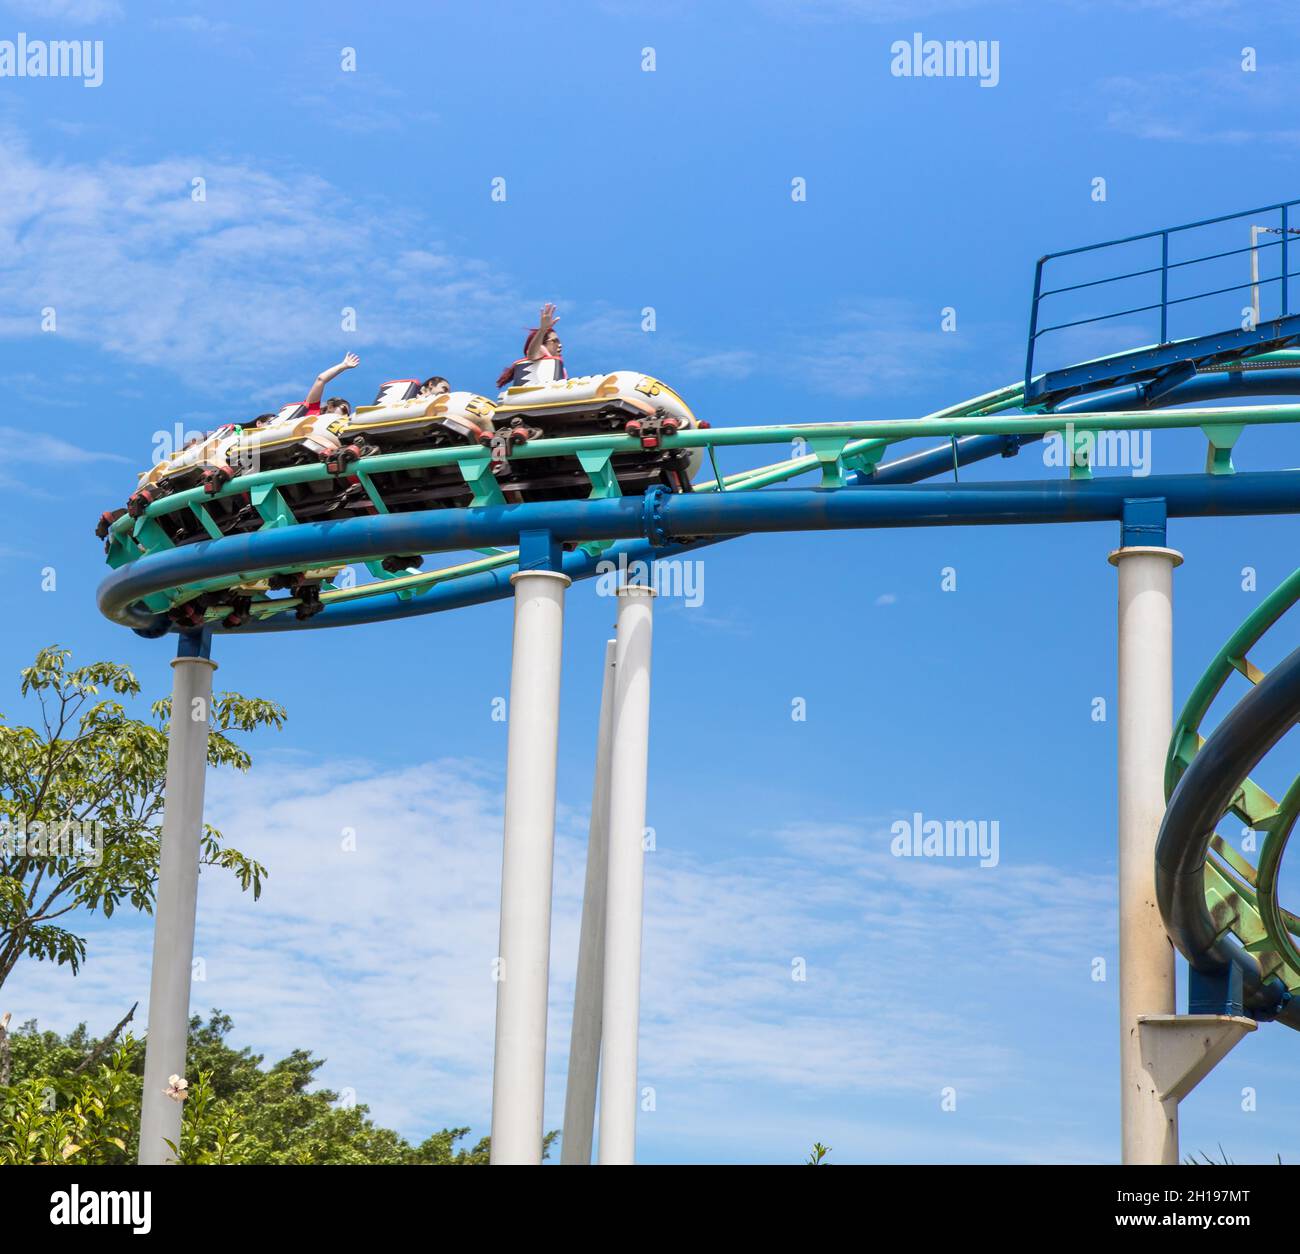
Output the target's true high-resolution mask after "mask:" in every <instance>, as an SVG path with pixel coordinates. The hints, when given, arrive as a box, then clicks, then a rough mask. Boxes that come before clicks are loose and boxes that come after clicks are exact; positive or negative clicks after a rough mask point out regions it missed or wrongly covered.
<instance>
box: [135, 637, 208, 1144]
mask: <svg viewBox="0 0 1300 1254" xmlns="http://www.w3.org/2000/svg"><path fill="white" fill-rule="evenodd" d="M216 669H217V665H216V663H215V662H213V661H212V660H211V659H209V658H206V657H190V656H182V657H178V658H176V659H175V660H174V661H173V662H172V716H171V726H170V728H169V730H168V734H167V784H166V788H167V791H166V793H165V794H164V797H163V826H162V838H161V850H160V852H159V859H158V894H157V900H156V902H155V905H154V925H153V969H152V974H151V976H150V980H149V1032H148V1036H147V1037H146V1038H145V1054H144V1098H143V1101H142V1103H141V1111H140V1153H139V1161H140V1163H142V1164H144V1165H150V1166H152V1165H157V1164H159V1163H172V1162H175V1161H176V1158H175V1155H174V1154H173V1153H172V1151H171V1149H170V1148H169V1147H168V1145H167V1144H166V1142H167V1141H171V1142H172V1144H174V1145H177V1146H179V1145H180V1143H181V1103H180V1102H178V1101H175V1100H173V1099H172V1098H170V1097H168V1096H167V1095H166V1092H165V1090H166V1089H167V1084H168V1080H169V1078H170V1077H171V1076H173V1075H179V1076H184V1075H185V1050H186V1045H187V1043H188V1039H189V1026H190V975H191V971H192V968H193V964H194V916H195V908H196V904H197V902H198V895H199V844H200V841H201V839H202V836H203V787H204V782H205V778H206V774H207V762H208V725H209V716H210V714H211V708H212V672H213V671H215V670H216Z"/></svg>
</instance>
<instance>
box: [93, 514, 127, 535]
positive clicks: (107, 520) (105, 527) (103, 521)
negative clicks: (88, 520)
mask: <svg viewBox="0 0 1300 1254" xmlns="http://www.w3.org/2000/svg"><path fill="white" fill-rule="evenodd" d="M125 513H126V510H125V509H106V510H105V511H104V512H103V513H102V514H100V516H99V521H98V522H97V523H96V524H95V534H96V535H97V536H98V537H99V538H100V539H101V540H107V539H108V533H109V531H110V530H111V529H112V526H113V524H114V523H115V522H117V520H118V519H119V518H121V517H122V515H123V514H125Z"/></svg>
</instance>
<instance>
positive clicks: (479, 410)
mask: <svg viewBox="0 0 1300 1254" xmlns="http://www.w3.org/2000/svg"><path fill="white" fill-rule="evenodd" d="M419 387H420V381H419V380H418V379H393V380H390V381H389V382H388V383H385V384H384V385H383V386H382V387H381V388H380V389H379V395H378V397H377V398H376V401H375V404H373V405H363V406H361V407H360V408H359V409H358V410H357V412H356V413H355V414H353V415H352V417H351V418H348V419H345V421H344V425H343V426H342V427H341V428H340V430H339V442H340V443H339V448H338V450H337V452H335V453H334V454H333V455H332V456H331V457H329V458H328V459H327V460H326V464H327V465H328V466H329V469H330V473H331V474H334V475H345V474H346V473H347V468H348V466H349V465H350V464H351V463H352V462H354V461H356V460H358V459H359V458H362V457H370V456H373V455H374V454H376V453H399V452H405V451H409V450H411V449H417V448H445V447H449V446H452V445H458V444H461V445H463V444H478V443H480V442H483V441H485V440H490V439H491V437H492V431H493V427H494V424H493V411H494V410H495V408H496V407H495V406H494V405H493V403H492V402H491V401H490V400H488V399H487V397H485V396H478V395H477V394H475V393H474V392H444V393H441V394H439V395H435V396H416V395H415V393H416V392H417V391H418V390H419ZM371 480H372V482H373V483H374V485H375V488H376V489H377V491H378V492H379V493H380V495H381V496H382V497H383V499H384V504H385V505H386V506H387V507H388V508H389V510H391V511H392V512H394V513H402V512H404V511H407V510H413V509H431V508H436V507H438V506H457V507H459V506H464V505H468V504H469V502H470V500H471V496H472V494H471V491H470V489H469V486H468V485H467V484H466V482H465V478H464V476H463V475H462V474H461V473H460V470H459V469H458V468H457V467H456V466H428V467H424V468H421V469H416V470H395V471H382V472H379V473H376V474H373V475H372V476H371Z"/></svg>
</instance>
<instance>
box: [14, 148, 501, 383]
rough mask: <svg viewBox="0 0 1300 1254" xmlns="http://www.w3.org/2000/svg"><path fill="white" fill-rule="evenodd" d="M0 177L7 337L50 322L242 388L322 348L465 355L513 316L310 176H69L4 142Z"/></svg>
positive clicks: (90, 171) (87, 170) (132, 356)
mask: <svg viewBox="0 0 1300 1254" xmlns="http://www.w3.org/2000/svg"><path fill="white" fill-rule="evenodd" d="M0 162H2V163H3V164H4V167H5V170H6V195H5V197H4V199H3V201H2V202H0V247H2V248H3V249H4V251H5V255H6V265H5V267H4V270H3V273H0V302H2V303H3V304H4V306H5V307H6V309H7V310H8V311H9V312H8V313H7V314H6V315H5V316H3V317H0V336H3V337H9V338H14V337H25V336H30V335H34V334H36V333H37V331H38V329H39V325H40V316H41V315H40V310H41V309H42V308H44V307H46V306H51V307H53V308H54V309H55V311H56V314H57V325H58V331H57V334H59V335H63V336H67V337H69V338H71V339H73V340H75V341H77V342H81V343H88V344H93V345H95V346H97V347H99V348H102V349H105V350H108V351H109V352H111V353H114V354H116V355H118V356H119V357H121V358H123V359H126V360H128V361H130V362H134V363H139V364H144V365H147V366H151V367H169V368H171V369H173V370H176V371H178V372H184V373H193V372H195V371H210V372H212V373H213V374H214V375H215V376H217V377H220V378H221V379H222V380H223V382H229V383H239V384H243V385H247V384H248V383H251V382H253V381H257V380H258V377H259V375H264V373H265V370H266V368H267V366H268V365H269V364H271V363H274V362H277V361H283V360H284V359H285V358H287V357H288V356H291V355H293V354H295V353H296V352H298V351H299V350H301V349H302V348H303V347H304V346H306V345H309V344H310V345H312V346H313V347H318V346H320V345H323V344H328V345H334V346H337V345H339V344H340V343H344V342H345V341H346V346H355V347H357V348H358V349H360V350H364V348H365V346H366V345H368V344H378V343H382V344H384V345H385V346H386V347H410V348H412V349H418V350H420V351H421V353H422V354H427V353H430V352H434V351H437V352H440V353H441V352H444V351H454V350H455V349H457V348H461V349H463V348H464V347H465V346H466V345H468V344H472V343H475V342H476V341H477V339H478V337H485V338H486V337H487V336H488V335H489V334H491V333H493V332H495V331H496V329H497V326H498V324H499V322H500V321H501V319H502V318H503V317H504V316H505V314H506V311H507V310H508V311H511V312H513V311H514V310H515V309H516V307H517V303H518V302H517V299H516V297H515V296H514V295H513V293H512V292H511V291H510V289H509V286H508V284H507V282H506V281H505V280H504V279H503V278H502V277H501V276H500V275H498V274H496V273H495V272H494V271H493V269H492V268H491V267H490V266H488V265H486V264H484V263H482V262H480V261H477V260H475V259H472V258H468V259H467V258H461V257H456V256H454V255H452V254H451V253H450V252H448V251H447V250H446V249H444V248H440V247H439V246H437V245H436V244H426V245H425V246H424V247H423V248H422V249H421V250H419V251H418V252H417V253H413V252H412V250H411V248H410V240H411V239H413V238H420V239H425V240H427V239H429V238H430V235H431V231H430V228H429V224H428V223H427V222H420V223H418V224H416V223H414V222H413V220H412V219H411V218H409V217H408V216H407V215H406V214H405V213H403V212H402V211H401V210H400V209H394V208H393V207H392V206H391V205H386V206H385V207H384V211H383V212H376V211H374V206H369V205H366V204H362V203H359V202H357V201H355V200H354V199H352V198H350V197H349V196H348V195H346V194H345V193H344V192H342V191H341V190H340V189H339V188H337V187H335V186H332V185H331V184H329V183H328V182H327V181H326V180H324V179H321V178H319V177H317V176H315V175H311V174H306V173H300V172H295V171H286V170H280V171H277V172H276V173H268V172H267V171H265V170H262V169H259V168H257V167H255V166H252V165H239V164H232V163H229V162H222V161H216V160H203V159H200V158H197V157H193V158H185V157H175V158H170V159H167V160H162V161H155V162H148V163H144V164H127V163H123V162H113V161H102V162H98V163H74V162H66V161H59V160H56V159H51V158H49V157H47V156H46V155H44V154H40V153H36V152H34V151H33V150H32V149H31V148H30V147H29V146H28V145H27V144H26V143H25V142H24V141H23V139H22V138H21V137H20V136H18V135H17V134H15V133H14V132H13V131H4V132H0ZM196 178H198V179H202V180H204V184H203V190H204V193H205V198H204V199H202V200H198V201H196V200H195V199H193V195H192V192H193V187H194V184H193V180H194V179H196ZM345 308H348V309H354V310H355V311H356V327H357V329H356V331H355V332H354V333H350V334H348V335H347V336H346V337H345V335H344V333H343V331H342V330H341V324H342V319H343V310H344V309H345ZM24 311H26V312H24Z"/></svg>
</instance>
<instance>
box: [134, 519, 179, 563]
mask: <svg viewBox="0 0 1300 1254" xmlns="http://www.w3.org/2000/svg"><path fill="white" fill-rule="evenodd" d="M132 534H133V535H134V536H135V538H136V540H138V541H139V543H140V544H141V545H143V546H144V548H146V549H147V550H148V551H149V552H150V553H157V552H158V551H159V550H160V549H174V548H175V547H176V545H175V544H174V543H173V542H172V538H171V537H170V536H169V535H168V534H167V533H166V532H165V531H164V530H163V529H162V527H161V526H159V524H158V520H157V519H155V518H150V517H149V515H148V514H142V515H141V516H140V517H139V518H137V519H136V523H135V530H134V531H133V532H132Z"/></svg>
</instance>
